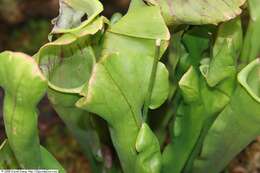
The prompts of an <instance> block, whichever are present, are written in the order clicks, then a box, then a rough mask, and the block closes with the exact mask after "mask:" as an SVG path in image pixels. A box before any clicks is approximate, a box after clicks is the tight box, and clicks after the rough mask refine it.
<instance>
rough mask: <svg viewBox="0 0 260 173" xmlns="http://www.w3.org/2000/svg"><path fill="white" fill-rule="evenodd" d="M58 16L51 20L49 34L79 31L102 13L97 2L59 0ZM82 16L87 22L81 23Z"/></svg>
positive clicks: (100, 6) (91, 0)
mask: <svg viewBox="0 0 260 173" xmlns="http://www.w3.org/2000/svg"><path fill="white" fill-rule="evenodd" d="M59 2H60V14H59V16H58V17H57V18H55V19H54V20H53V22H54V24H55V25H54V28H53V30H52V32H51V34H57V33H69V32H74V31H78V30H81V29H82V28H84V27H85V26H86V25H88V24H89V23H90V22H92V21H93V19H94V18H95V17H97V16H98V15H99V14H100V13H101V12H102V11H103V5H102V4H101V3H100V2H99V0H59ZM84 15H87V17H88V18H87V20H85V21H83V22H81V20H82V18H83V17H84Z"/></svg>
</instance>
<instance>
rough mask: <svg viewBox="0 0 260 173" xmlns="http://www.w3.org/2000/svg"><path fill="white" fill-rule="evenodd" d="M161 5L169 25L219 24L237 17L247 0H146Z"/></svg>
mask: <svg viewBox="0 0 260 173" xmlns="http://www.w3.org/2000/svg"><path fill="white" fill-rule="evenodd" d="M145 1H147V2H151V3H153V4H158V5H159V6H160V7H161V11H162V14H163V17H164V19H165V21H166V23H167V25H180V24H192V25H201V24H218V23H220V22H224V21H228V20H230V19H233V18H235V17H236V16H238V15H239V14H240V13H241V11H242V10H241V9H240V6H242V5H243V4H244V3H245V1H246V0H229V1H227V0H218V1H211V0H190V1H183V0H161V1H155V0H145Z"/></svg>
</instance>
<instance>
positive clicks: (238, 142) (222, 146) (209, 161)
mask: <svg viewBox="0 0 260 173" xmlns="http://www.w3.org/2000/svg"><path fill="white" fill-rule="evenodd" d="M259 70H260V61H259V59H256V60H255V61H253V62H251V63H250V64H249V65H248V66H247V67H245V68H244V69H243V70H242V71H241V72H240V73H239V75H238V76H239V77H238V80H239V82H240V84H241V85H240V84H238V86H237V89H236V91H235V93H234V94H233V96H232V98H231V102H230V103H229V104H228V105H227V106H226V107H225V109H224V110H223V111H222V112H221V114H220V115H219V116H218V118H217V119H216V120H215V122H214V123H213V125H212V127H211V128H210V130H209V132H208V134H207V136H206V138H205V141H204V142H203V148H202V151H201V154H200V155H199V157H198V158H197V160H196V161H195V162H194V166H193V169H192V171H193V172H194V173H197V172H200V173H204V172H205V173H206V172H208V170H209V169H210V170H211V172H212V173H218V172H220V171H221V170H222V169H224V167H225V166H226V165H227V164H228V162H229V161H230V160H231V159H232V158H233V157H235V155H236V154H238V153H239V152H240V151H241V150H242V149H243V148H244V147H246V145H248V144H249V143H250V142H251V141H252V140H254V139H255V137H256V136H257V135H259V134H260V128H259V123H260V116H259V115H260V102H259V98H260V97H259V89H260V82H259V81H260V77H259ZM245 79H246V80H245ZM238 131H241V132H243V133H239V137H237V138H236V137H235V136H236V135H237V132H238Z"/></svg>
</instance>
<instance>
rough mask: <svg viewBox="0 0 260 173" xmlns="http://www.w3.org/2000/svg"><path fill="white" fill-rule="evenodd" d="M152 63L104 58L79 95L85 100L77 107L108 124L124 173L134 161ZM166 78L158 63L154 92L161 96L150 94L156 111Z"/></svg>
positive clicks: (162, 96) (115, 57)
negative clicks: (95, 115) (85, 89)
mask: <svg viewBox="0 0 260 173" xmlns="http://www.w3.org/2000/svg"><path fill="white" fill-rule="evenodd" d="M152 62H153V60H152V58H150V57H136V56H135V57H129V56H127V57H122V56H119V55H117V54H114V55H110V56H108V57H105V58H103V60H102V61H101V62H99V63H97V64H96V65H95V67H94V71H93V74H92V76H91V79H90V82H89V85H88V88H87V91H83V93H82V94H83V95H84V96H85V97H84V98H82V99H80V100H79V101H78V102H77V105H78V106H79V107H82V108H84V109H86V110H88V111H90V112H94V113H96V114H98V115H100V116H101V117H102V118H104V119H105V120H106V121H107V122H108V124H109V127H110V132H111V136H112V140H113V143H114V146H115V148H116V149H117V152H118V155H119V158H120V161H121V164H122V167H123V169H124V171H125V172H126V173H127V172H134V170H133V168H134V167H135V163H136V159H137V153H136V151H135V143H136V137H137V134H138V132H139V128H140V125H141V109H142V105H143V103H144V99H145V95H146V91H147V87H148V80H149V74H150V72H151V68H152ZM167 78H168V73H167V70H166V68H165V67H164V66H163V65H162V64H161V63H160V64H159V66H158V71H157V76H156V79H157V80H156V84H155V89H154V92H156V91H159V90H161V89H163V90H164V92H161V93H160V94H161V95H159V94H153V95H156V96H157V98H154V97H153V101H152V103H156V104H155V105H156V107H158V106H159V105H160V104H162V102H163V101H164V100H165V99H166V98H167V94H168V90H167V88H168V85H167V84H168V83H167V81H168V80H167ZM158 79H160V80H159V81H158ZM160 81H163V82H160ZM157 87H158V88H160V89H159V90H158V89H156V88H157ZM154 108H155V107H154ZM126 134H127V138H126V137H125V135H126Z"/></svg>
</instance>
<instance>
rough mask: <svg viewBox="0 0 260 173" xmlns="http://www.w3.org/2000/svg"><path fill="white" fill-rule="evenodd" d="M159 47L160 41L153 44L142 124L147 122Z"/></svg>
mask: <svg viewBox="0 0 260 173" xmlns="http://www.w3.org/2000/svg"><path fill="white" fill-rule="evenodd" d="M160 47H161V40H160V39H157V40H156V43H155V54H154V59H153V67H152V72H151V76H150V80H149V85H148V90H147V94H146V97H145V101H144V107H143V122H146V121H147V114H148V109H149V105H150V102H151V96H152V92H153V88H154V83H155V78H156V72H157V67H158V62H159V58H160Z"/></svg>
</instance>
